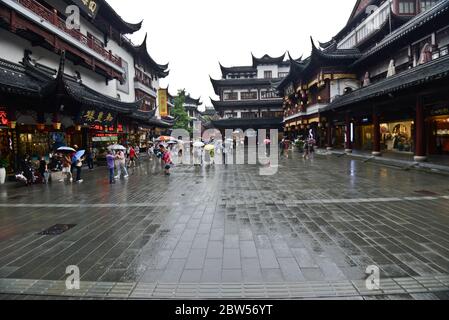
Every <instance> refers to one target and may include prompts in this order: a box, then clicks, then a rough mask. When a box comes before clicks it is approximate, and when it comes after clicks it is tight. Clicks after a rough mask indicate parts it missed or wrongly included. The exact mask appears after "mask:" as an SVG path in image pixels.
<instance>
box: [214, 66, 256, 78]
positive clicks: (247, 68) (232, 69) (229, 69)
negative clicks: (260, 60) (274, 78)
mask: <svg viewBox="0 0 449 320" xmlns="http://www.w3.org/2000/svg"><path fill="white" fill-rule="evenodd" d="M220 69H221V73H222V75H223V76H226V75H228V74H231V73H251V74H254V73H257V69H256V68H255V67H253V66H240V67H223V66H222V65H221V63H220Z"/></svg>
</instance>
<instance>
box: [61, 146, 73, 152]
mask: <svg viewBox="0 0 449 320" xmlns="http://www.w3.org/2000/svg"><path fill="white" fill-rule="evenodd" d="M58 151H60V152H76V150H75V149H73V148H70V147H60V148H58Z"/></svg>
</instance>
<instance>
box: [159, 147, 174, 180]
mask: <svg viewBox="0 0 449 320" xmlns="http://www.w3.org/2000/svg"><path fill="white" fill-rule="evenodd" d="M161 151H162V162H163V164H164V173H165V175H166V176H169V175H170V168H171V165H172V164H173V162H172V159H171V153H170V151H169V150H167V149H166V148H165V147H161Z"/></svg>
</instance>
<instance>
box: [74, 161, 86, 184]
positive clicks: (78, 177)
mask: <svg viewBox="0 0 449 320" xmlns="http://www.w3.org/2000/svg"><path fill="white" fill-rule="evenodd" d="M72 165H73V166H74V167H75V169H76V179H75V181H76V183H83V181H84V180H83V179H81V170H82V168H83V158H76V156H74V157H73V158H72Z"/></svg>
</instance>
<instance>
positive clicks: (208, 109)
mask: <svg viewBox="0 0 449 320" xmlns="http://www.w3.org/2000/svg"><path fill="white" fill-rule="evenodd" d="M211 100H212V99H211ZM200 114H201V115H202V116H215V115H216V114H217V111H216V110H215V108H214V107H206V110H204V111H200Z"/></svg>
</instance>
